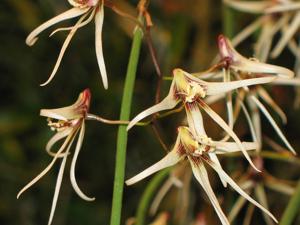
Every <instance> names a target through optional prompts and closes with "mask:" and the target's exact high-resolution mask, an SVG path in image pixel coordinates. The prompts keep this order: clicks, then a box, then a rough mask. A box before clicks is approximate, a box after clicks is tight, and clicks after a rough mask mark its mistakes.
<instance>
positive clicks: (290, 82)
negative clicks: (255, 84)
mask: <svg viewBox="0 0 300 225" xmlns="http://www.w3.org/2000/svg"><path fill="white" fill-rule="evenodd" d="M270 84H271V85H276V84H277V85H292V86H300V78H299V77H295V78H293V79H287V78H283V77H278V78H277V79H276V80H274V81H273V82H272V83H270Z"/></svg>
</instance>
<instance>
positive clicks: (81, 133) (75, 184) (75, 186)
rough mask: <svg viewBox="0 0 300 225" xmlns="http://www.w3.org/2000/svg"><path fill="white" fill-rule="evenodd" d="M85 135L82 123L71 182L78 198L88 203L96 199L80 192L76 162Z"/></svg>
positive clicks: (73, 161) (73, 160) (72, 166)
mask: <svg viewBox="0 0 300 225" xmlns="http://www.w3.org/2000/svg"><path fill="white" fill-rule="evenodd" d="M84 133H85V124H84V122H82V125H81V130H80V133H79V137H78V141H77V144H76V148H75V152H74V156H73V159H72V163H71V167H70V180H71V184H72V187H73V188H74V190H75V192H76V193H77V194H78V196H79V197H80V198H82V199H83V200H86V201H94V200H95V198H90V197H88V196H86V195H85V194H84V193H83V192H82V191H81V190H80V188H79V186H78V184H77V182H76V178H75V167H76V161H77V157H78V154H79V151H80V149H81V146H82V142H83V138H84Z"/></svg>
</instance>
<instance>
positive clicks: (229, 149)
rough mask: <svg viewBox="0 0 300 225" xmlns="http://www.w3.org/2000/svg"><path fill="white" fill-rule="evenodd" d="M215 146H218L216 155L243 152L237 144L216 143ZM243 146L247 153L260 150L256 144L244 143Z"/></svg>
mask: <svg viewBox="0 0 300 225" xmlns="http://www.w3.org/2000/svg"><path fill="white" fill-rule="evenodd" d="M214 144H215V145H216V151H215V153H216V154H224V153H233V152H238V151H241V148H240V146H239V145H238V144H237V143H236V142H224V141H214ZM242 145H243V147H244V149H245V150H246V151H249V150H255V149H257V148H258V144H257V143H256V142H242Z"/></svg>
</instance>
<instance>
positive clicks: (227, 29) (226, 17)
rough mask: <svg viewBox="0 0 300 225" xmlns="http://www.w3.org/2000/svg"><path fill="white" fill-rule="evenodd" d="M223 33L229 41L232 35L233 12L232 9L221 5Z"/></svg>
mask: <svg viewBox="0 0 300 225" xmlns="http://www.w3.org/2000/svg"><path fill="white" fill-rule="evenodd" d="M223 32H224V34H225V36H227V37H228V38H229V39H231V38H233V35H234V12H233V9H231V8H230V7H228V6H227V5H226V4H223Z"/></svg>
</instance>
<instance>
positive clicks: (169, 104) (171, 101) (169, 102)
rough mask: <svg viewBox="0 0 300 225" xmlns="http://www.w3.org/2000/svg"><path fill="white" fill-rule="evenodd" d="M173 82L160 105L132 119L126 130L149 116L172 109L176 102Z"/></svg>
mask: <svg viewBox="0 0 300 225" xmlns="http://www.w3.org/2000/svg"><path fill="white" fill-rule="evenodd" d="M174 89H175V88H174V82H173V83H172V86H171V88H170V92H169V94H168V96H167V97H166V98H164V99H163V100H162V101H161V102H160V103H158V104H156V105H154V106H152V107H150V108H148V109H146V110H145V111H143V112H141V113H140V114H138V115H137V116H136V117H134V118H133V119H132V120H131V121H130V123H129V124H128V126H127V130H130V129H131V128H132V127H133V126H134V125H135V124H136V123H137V122H139V121H140V120H142V119H144V118H146V117H147V116H150V115H152V114H154V113H157V112H160V111H163V110H167V109H173V108H174V107H175V106H176V105H177V104H178V102H179V101H178V100H177V99H176V97H175V96H174V93H175V90H174Z"/></svg>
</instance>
